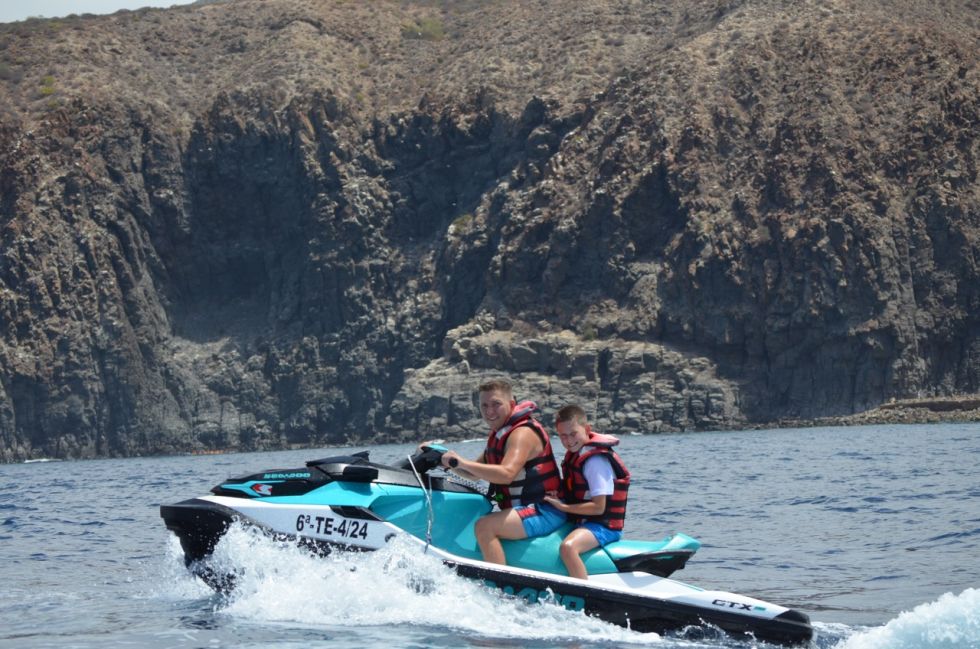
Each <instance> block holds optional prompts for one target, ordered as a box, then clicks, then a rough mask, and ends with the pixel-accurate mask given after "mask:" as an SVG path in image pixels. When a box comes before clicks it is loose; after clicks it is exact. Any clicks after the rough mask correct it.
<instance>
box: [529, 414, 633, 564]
mask: <svg viewBox="0 0 980 649" xmlns="http://www.w3.org/2000/svg"><path fill="white" fill-rule="evenodd" d="M555 427H556V428H557V429H558V438H559V439H560V440H561V443H562V445H563V446H564V447H565V459H564V460H563V461H562V476H563V479H562V500H559V499H557V498H554V497H550V496H549V497H546V498H545V501H546V502H547V503H549V504H551V506H553V507H554V508H555V509H558V510H559V511H562V512H565V513H566V514H568V517H569V519H570V520H573V521H577V524H576V527H575V529H573V530H572V531H571V532H569V534H568V536H566V537H565V540H564V541H562V543H561V548H560V552H561V560H562V562H563V563H564V564H565V568H566V569H567V570H568V574H569V575H571V576H572V577H576V578H578V579H588V578H589V574H588V571H587V570H586V568H585V563H584V562H583V561H582V557H581V556H579V555H581V554H582V553H583V552H587V551H588V550H591V549H592V548H597V547H602V546H604V545H606V544H608V543H612V542H613V541H618V540H619V539H620V538H622V535H623V533H622V529H623V521H624V520H625V517H626V493H627V490H628V489H629V485H630V472H629V470H627V468H626V465H625V464H623V461H622V460H621V459H620V457H619V455H617V454H616V452H615V451H613V450H612V447H613V446H615V445H616V444H619V440H618V439H616V438H615V437H612V436H611V435H600V434H598V433H594V432H592V429H591V428H590V427H589V423H588V421H587V420H586V417H585V411H584V410H583V409H582V408H581V407H579V406H577V405H569V406H565V407H564V408H562V409H561V410H559V411H558V415H557V418H556V422H555ZM563 501H564V502H563Z"/></svg>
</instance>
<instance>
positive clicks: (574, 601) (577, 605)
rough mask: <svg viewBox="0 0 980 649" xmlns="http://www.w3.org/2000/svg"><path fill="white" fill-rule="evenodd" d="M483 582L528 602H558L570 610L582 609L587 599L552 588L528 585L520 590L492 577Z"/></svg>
mask: <svg viewBox="0 0 980 649" xmlns="http://www.w3.org/2000/svg"><path fill="white" fill-rule="evenodd" d="M483 583H484V584H486V585H487V586H488V587H490V588H499V589H500V590H502V591H504V593H506V594H507V595H512V596H514V597H520V598H522V599H524V600H525V601H526V602H527V603H528V604H537V603H538V602H555V603H556V604H561V605H562V606H564V607H565V608H567V609H568V610H570V611H581V610H582V609H584V608H585V600H584V599H583V598H581V597H576V596H575V595H562V594H560V593H556V592H554V591H552V590H551V589H550V588H549V589H547V590H538V589H537V588H532V587H530V586H528V587H526V588H521V589H519V590H518V588H517V587H516V586H504V585H499V584H497V582H495V581H492V580H490V579H485V580H484V581H483Z"/></svg>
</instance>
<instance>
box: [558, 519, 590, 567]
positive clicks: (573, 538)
mask: <svg viewBox="0 0 980 649" xmlns="http://www.w3.org/2000/svg"><path fill="white" fill-rule="evenodd" d="M597 547H599V541H597V540H596V538H595V535H594V534H592V532H590V531H589V530H588V528H585V527H576V528H575V529H574V530H572V531H571V532H569V533H568V536H566V537H565V540H564V541H562V542H561V547H560V548H559V553H560V554H561V560H562V563H564V564H565V569H566V570H568V574H569V576H571V577H575V578H577V579H588V578H589V573H588V571H587V570H586V569H585V562H583V561H582V557H581V554H582V553H583V552H588V551H589V550H591V549H592V548H597Z"/></svg>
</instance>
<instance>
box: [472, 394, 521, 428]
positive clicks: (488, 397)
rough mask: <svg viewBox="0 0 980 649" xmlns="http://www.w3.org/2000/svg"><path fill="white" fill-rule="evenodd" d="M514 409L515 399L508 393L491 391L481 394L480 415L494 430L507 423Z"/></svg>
mask: <svg viewBox="0 0 980 649" xmlns="http://www.w3.org/2000/svg"><path fill="white" fill-rule="evenodd" d="M513 409H514V398H513V397H512V396H511V395H509V394H507V393H506V392H501V391H500V390H490V391H489V392H481V393H480V414H481V415H483V421H485V422H487V423H488V424H490V427H491V428H492V429H493V430H497V429H498V428H500V427H501V426H503V425H504V424H506V423H507V420H508V419H510V413H511V411H512V410H513Z"/></svg>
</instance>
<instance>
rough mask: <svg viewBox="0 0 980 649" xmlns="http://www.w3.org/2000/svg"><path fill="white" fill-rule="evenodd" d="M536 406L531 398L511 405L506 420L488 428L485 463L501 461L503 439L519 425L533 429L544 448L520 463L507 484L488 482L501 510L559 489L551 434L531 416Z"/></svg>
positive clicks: (505, 443)
mask: <svg viewBox="0 0 980 649" xmlns="http://www.w3.org/2000/svg"><path fill="white" fill-rule="evenodd" d="M537 409H538V406H537V404H536V403H534V402H533V401H522V402H520V403H518V404H517V405H516V406H514V411H513V412H512V413H511V415H510V418H509V419H508V420H507V423H505V424H504V425H503V426H501V427H500V428H499V429H497V430H494V431H490V437H489V438H487V448H486V450H485V451H484V458H485V459H486V461H487V464H500V463H501V462H502V461H503V459H504V449H505V447H506V446H507V438H508V437H510V434H511V432H512V431H514V430H515V429H517V428H520V427H521V426H526V427H527V428H530V429H531V430H533V431H534V432H535V433H536V434H537V436H538V438H539V439H540V440H541V442H542V443H543V444H544V449H543V450H542V451H541V452H540V453H539V454H538V455H536V456H535V457H532V458H529V459H528V461H527V462H525V463H524V467H523V468H521V470H520V472H518V474H517V475H516V476H514V480H513V481H512V482H511V483H510V484H508V485H496V484H495V485H492V487H493V489H494V491H495V492H496V493H498V494H500V496H501V500H500V503H499V504H500V508H501V509H507V508H509V507H514V506H515V505H516V504H518V503H519V504H520V505H530V504H533V503H537V502H541V501H542V500H544V496H545V493H546V492H549V491H558V489H560V488H561V478H560V477H559V475H558V463H557V462H555V455H554V453H553V452H552V450H551V437H550V436H549V435H548V431H546V430H545V429H544V426H542V425H541V423H540V422H538V421H537V420H536V419H534V418H532V417H531V413H532V412H534V411H535V410H537Z"/></svg>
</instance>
